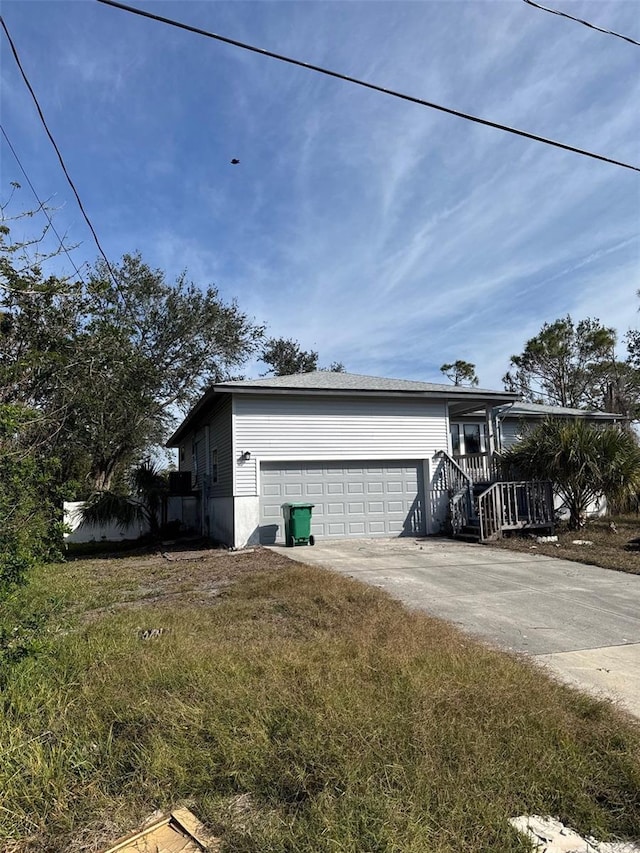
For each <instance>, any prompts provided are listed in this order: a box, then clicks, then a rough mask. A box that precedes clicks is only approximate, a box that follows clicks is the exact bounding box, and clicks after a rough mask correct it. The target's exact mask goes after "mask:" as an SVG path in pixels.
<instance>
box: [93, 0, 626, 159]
mask: <svg viewBox="0 0 640 853" xmlns="http://www.w3.org/2000/svg"><path fill="white" fill-rule="evenodd" d="M97 2H98V3H102V4H103V5H105V6H112V7H113V8H115V9H120V10H122V11H124V12H130V13H131V14H133V15H138V16H139V17H142V18H148V19H149V20H152V21H156V22H158V23H162V24H167V25H168V26H171V27H176V28H178V29H181V30H185V31H186V32H190V33H194V34H196V35H200V36H204V37H205V38H210V39H214V40H215V41H219V42H222V43H223V44H228V45H231V46H233V47H238V48H241V49H242V50H247V51H250V52H252V53H258V54H260V55H261V56H267V57H269V58H271V59H276V60H278V61H279V62H285V63H288V64H289V65H295V66H298V67H300V68H306V69H307V70H309V71H315V72H317V73H318V74H324V75H325V76H328V77H334V78H335V79H337V80H344V81H345V82H347V83H353V84H354V85H356V86H362V87H363V88H366V89H371V90H373V91H375V92H380V93H382V94H384V95H389V96H391V97H393V98H399V99H401V100H403V101H409V102H410V103H414V104H418V105H420V106H423V107H428V108H429V109H433V110H439V111H440V112H443V113H448V114H449V115H453V116H457V117H458V118H462V119H465V120H467V121H472V122H475V123H476V124H481V125H485V126H486V127H492V128H494V129H496V130H502V131H504V132H505V133H511V134H514V135H516V136H521V137H524V138H525V139H531V140H533V141H535V142H541V143H543V144H545V145H552V146H554V147H555V148H560V149H562V150H564V151H570V152H572V153H574V154H580V155H582V156H583V157H590V158H592V159H594V160H600V161H603V162H605V163H610V164H611V165H613V166H620V167H622V168H623V169H631V170H632V171H634V172H640V166H634V165H632V164H631V163H625V162H623V161H621V160H615V159H613V158H612V157H606V156H604V155H603V154H596V153H594V152H592V151H587V150H586V149H584V148H576V147H575V146H573V145H568V144H566V143H564V142H558V141H557V140H555V139H549V138H547V137H544V136H539V135H538V134H535V133H530V132H529V131H526V130H520V129H519V128H515V127H510V126H509V125H505V124H500V123H499V122H495V121H491V120H490V119H485V118H480V117H479V116H474V115H471V114H470V113H465V112H462V111H461V110H456V109H453V108H451V107H445V106H443V105H442V104H436V103H434V102H433V101H427V100H425V99H423V98H417V97H415V96H413V95H407V94H405V93H403V92H398V91H396V90H394V89H388V88H385V87H384V86H378V85H376V84H375V83H369V82H367V81H365V80H360V79H358V78H357V77H352V76H350V75H348V74H342V73H340V72H338V71H332V70H331V69H328V68H323V67H322V66H320V65H314V64H313V63H310V62H303V61H302V60H300V59H294V58H292V57H290V56H285V55H284V54H281V53H275V52H274V51H271V50H266V49H265V48H261V47H256V46H255V45H251V44H248V43H246V42H241V41H238V40H237V39H232V38H229V37H227V36H222V35H220V34H218V33H213V32H210V31H209V30H204V29H202V28H200V27H195V26H192V25H191V24H185V23H183V22H182V21H176V20H174V19H172V18H166V17H164V16H163V15H156V14H155V13H154V12H147V11H145V10H144V9H137V8H135V7H134V6H128V5H126V4H125V3H119V2H117V0H97Z"/></svg>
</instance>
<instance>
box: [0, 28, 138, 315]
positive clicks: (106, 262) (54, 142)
mask: <svg viewBox="0 0 640 853" xmlns="http://www.w3.org/2000/svg"><path fill="white" fill-rule="evenodd" d="M0 23H1V24H2V28H3V29H4V32H5V35H6V37H7V39H8V41H9V44H10V46H11V51H12V53H13V56H14V59H15V61H16V64H17V66H18V68H19V69H20V74H21V75H22V79H23V80H24V82H25V85H26V87H27V89H28V90H29V92H30V94H31V97H32V98H33V102H34V104H35V105H36V110H37V111H38V115H39V116H40V121H41V122H42V126H43V127H44V129H45V131H46V132H47V136H48V137H49V140H50V142H51V144H52V145H53V148H54V150H55V152H56V154H57V155H58V160H59V161H60V165H61V166H62V171H63V172H64V176H65V178H66V179H67V182H68V184H69V186H70V187H71V189H72V190H73V194H74V195H75V197H76V201H77V202H78V207H79V208H80V211H81V213H82V215H83V216H84V219H85V222H86V223H87V225H88V226H89V230H90V231H91V234H92V235H93V239H94V241H95V244H96V246H97V247H98V251H99V252H100V254H101V255H102V257H103V259H104V262H105V264H106V266H107V269H108V271H109V273H110V275H111V277H112V279H113V281H114V283H115V285H116V287H117V288H118V291H119V292H120V295H121V296H123V294H122V292H121V291H120V285H119V283H118V279H117V278H116V275H115V273H114V271H113V269H112V267H111V264H110V263H109V259H108V258H107V256H106V254H105V253H104V250H103V248H102V246H101V245H100V241H99V240H98V235H97V234H96V230H95V228H94V227H93V225H92V224H91V220H90V219H89V216H88V215H87V212H86V210H85V209H84V205H83V204H82V201H81V199H80V196H79V194H78V190H77V189H76V187H75V184H74V183H73V181H72V180H71V176H70V175H69V172H68V171H67V167H66V166H65V163H64V160H63V159H62V154H61V153H60V149H59V148H58V146H57V144H56V141H55V139H54V138H53V135H52V133H51V131H50V130H49V127H48V125H47V122H46V120H45V117H44V115H43V113H42V109H41V108H40V104H39V103H38V99H37V97H36V93H35V92H34V91H33V87H32V86H31V83H30V82H29V79H28V77H27V75H26V73H25V70H24V68H23V67H22V63H21V62H20V57H19V56H18V51H17V49H16V46H15V44H14V43H13V39H12V38H11V34H10V33H9V30H8V29H7V25H6V23H5V21H4V18H3V17H2V15H0ZM123 299H124V296H123Z"/></svg>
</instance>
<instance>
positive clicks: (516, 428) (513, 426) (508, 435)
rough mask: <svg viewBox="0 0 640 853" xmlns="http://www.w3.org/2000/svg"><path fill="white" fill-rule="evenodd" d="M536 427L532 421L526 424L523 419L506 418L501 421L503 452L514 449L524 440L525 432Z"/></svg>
mask: <svg viewBox="0 0 640 853" xmlns="http://www.w3.org/2000/svg"><path fill="white" fill-rule="evenodd" d="M531 426H535V424H533V423H531V421H529V422H526V421H524V419H523V418H505V419H504V420H503V421H500V440H501V447H502V450H508V449H509V448H510V447H513V445H514V444H516V443H517V442H518V441H520V439H521V438H522V436H523V434H524V432H525V431H526V430H527V429H528V428H530V427H531Z"/></svg>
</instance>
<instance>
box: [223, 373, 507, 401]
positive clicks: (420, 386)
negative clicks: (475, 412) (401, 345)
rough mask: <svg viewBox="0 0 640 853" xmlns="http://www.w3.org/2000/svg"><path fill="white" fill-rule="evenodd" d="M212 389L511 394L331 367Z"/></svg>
mask: <svg viewBox="0 0 640 853" xmlns="http://www.w3.org/2000/svg"><path fill="white" fill-rule="evenodd" d="M214 387H215V389H216V390H219V391H224V390H229V391H242V390H245V389H253V388H258V389H260V388H264V389H265V390H268V389H271V388H273V389H289V388H290V389H292V390H296V389H300V390H304V391H383V392H391V393H393V392H394V391H395V392H417V393H425V392H426V393H444V394H446V395H447V396H449V395H452V394H453V395H458V394H460V395H468V394H471V395H474V396H483V395H486V394H490V395H491V394H499V395H500V396H501V397H513V396H515V395H512V394H509V393H508V392H504V391H495V390H493V391H491V390H488V389H482V388H472V387H469V386H464V385H446V384H440V383H437V382H415V381H414V380H411V379H385V378H383V377H381V376H363V375H362V374H359V373H335V372H333V371H331V370H314V371H313V372H312V373H294V374H292V375H290V376H268V377H264V378H261V379H243V380H241V381H237V382H222V383H219V384H217V385H215V386H214Z"/></svg>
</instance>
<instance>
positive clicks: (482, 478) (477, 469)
mask: <svg viewBox="0 0 640 853" xmlns="http://www.w3.org/2000/svg"><path fill="white" fill-rule="evenodd" d="M453 458H454V459H455V461H456V462H457V464H458V465H459V466H460V468H462V470H463V471H464V472H465V474H467V475H468V476H469V477H470V478H471V479H472V480H473V482H474V483H493V482H495V480H497V479H498V464H497V460H496V457H495V454H494V455H491V454H490V453H465V455H464V456H454V457H453Z"/></svg>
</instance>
